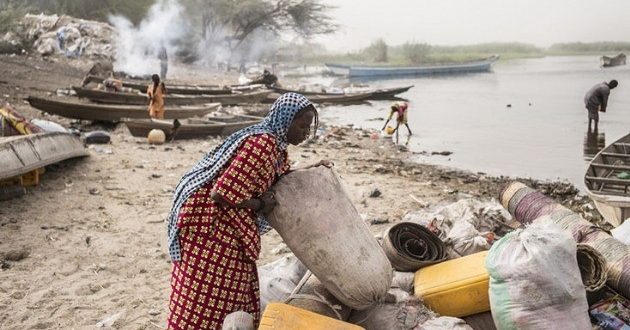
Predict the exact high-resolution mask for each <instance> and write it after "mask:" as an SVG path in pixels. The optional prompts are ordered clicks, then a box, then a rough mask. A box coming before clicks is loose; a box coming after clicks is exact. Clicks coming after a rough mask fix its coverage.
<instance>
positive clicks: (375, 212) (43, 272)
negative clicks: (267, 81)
mask: <svg viewBox="0 0 630 330" xmlns="http://www.w3.org/2000/svg"><path fill="white" fill-rule="evenodd" d="M86 64H87V63H74V62H66V61H65V60H59V61H57V62H47V61H43V60H41V59H40V58H26V57H19V56H15V57H2V58H0V77H1V78H0V80H2V83H0V96H2V98H4V99H7V100H8V101H9V102H11V103H12V104H14V105H15V107H16V108H17V109H18V110H19V111H20V112H22V113H23V114H24V115H26V116H28V117H30V118H45V119H48V120H56V121H58V122H60V123H62V124H64V125H66V126H69V125H73V126H76V127H81V128H83V129H96V128H99V129H102V128H103V127H98V126H90V125H88V124H87V123H77V122H73V121H71V120H68V119H63V118H59V117H56V116H47V115H46V116H44V115H43V114H42V113H41V112H39V111H37V110H34V109H31V108H30V107H29V106H28V105H27V104H25V103H23V102H22V98H23V97H25V96H27V95H31V94H35V95H46V94H47V93H49V92H51V91H53V90H54V89H56V88H61V87H67V86H69V85H71V84H77V83H78V82H79V81H80V79H81V78H82V75H83V71H82V70H83V68H84V67H87V65H86ZM169 72H173V75H175V77H176V78H179V79H180V80H189V81H190V80H193V81H195V82H198V83H219V84H226V83H233V82H234V81H236V79H237V76H236V74H224V73H218V72H212V71H207V70H200V69H199V68H195V67H187V66H178V67H175V68H172V70H171V71H169ZM184 78H185V79H184ZM261 107H267V106H261ZM232 110H235V109H232ZM321 128H322V129H321V130H320V134H319V136H318V137H317V138H316V139H312V140H309V141H307V142H305V143H304V144H302V145H300V146H297V147H294V146H291V147H290V149H289V154H290V159H291V160H292V161H293V165H294V167H300V166H302V165H305V164H309V163H311V162H316V161H318V160H320V159H330V160H333V161H334V162H335V167H336V170H337V171H338V173H339V175H340V176H341V179H342V181H343V182H344V184H345V186H346V188H347V191H348V194H349V195H350V198H351V199H352V201H353V203H354V204H355V205H356V207H357V210H358V212H359V213H360V214H362V215H364V217H365V219H366V221H367V222H368V223H370V228H371V230H372V232H373V233H374V234H375V235H378V234H380V233H382V232H383V230H385V229H386V228H388V227H389V226H391V225H392V224H393V223H395V222H398V221H400V219H401V218H402V217H403V215H404V214H405V213H406V212H408V211H412V210H417V209H420V208H427V207H429V208H430V207H431V206H434V205H437V204H441V203H448V202H451V201H455V200H457V199H459V198H462V197H467V196H472V197H476V198H496V197H497V196H498V194H499V191H500V190H501V189H502V188H503V187H504V186H505V184H506V183H508V182H510V181H512V180H514V178H508V177H502V176H489V175H486V174H483V173H474V172H467V171H461V170H456V169H450V168H446V167H440V166H433V165H425V164H417V163H414V162H412V161H411V160H410V159H411V157H412V156H413V155H412V154H411V153H409V152H405V151H400V150H399V149H398V148H396V147H395V146H394V145H393V143H392V142H391V140H390V139H388V138H382V137H378V138H376V139H373V138H372V133H373V131H370V130H360V129H353V128H352V127H350V126H339V125H338V124H336V123H335V122H332V121H325V122H323V123H322V127H321ZM109 129H111V133H112V142H111V144H108V145H95V146H90V148H89V150H90V154H91V156H90V157H89V158H86V159H80V160H72V161H67V162H63V163H60V164H57V165H53V166H50V167H49V168H48V169H47V171H46V173H45V174H44V175H43V177H42V183H41V184H40V185H39V186H37V187H35V188H31V189H29V190H28V193H27V195H26V196H24V197H23V198H20V199H16V200H12V201H5V202H0V252H1V253H0V254H1V265H2V270H1V271H0V293H2V294H1V296H0V324H3V329H50V328H65V329H72V328H74V329H84V328H85V329H88V328H90V329H91V328H93V327H94V326H95V325H97V324H98V323H99V322H102V324H105V325H108V324H109V325H113V326H114V328H121V329H122V328H124V329H127V328H136V329H157V328H160V327H163V326H164V324H165V319H166V314H167V308H168V306H167V303H168V294H169V276H170V267H171V264H170V262H169V258H168V254H167V250H166V246H165V242H166V225H165V223H164V219H165V217H166V214H167V212H168V210H169V208H170V204H171V198H172V193H173V188H174V187H175V185H176V184H177V182H178V180H179V178H180V177H181V175H182V174H183V173H184V172H185V171H186V170H188V169H189V168H190V167H191V166H193V165H194V164H195V163H196V162H197V161H198V160H199V159H200V158H201V157H202V156H203V154H205V153H206V152H208V151H210V150H212V148H214V147H215V146H216V145H217V144H218V143H220V140H219V139H217V138H209V139H205V140H190V141H175V142H173V143H169V144H165V145H161V146H150V145H148V144H147V142H146V140H145V139H143V138H134V137H132V136H131V135H130V134H129V133H128V132H127V129H126V128H125V126H124V125H118V126H116V127H113V128H109ZM523 181H524V182H525V183H526V184H528V185H530V186H532V187H534V188H538V189H540V190H542V191H543V192H545V193H547V194H549V195H550V196H552V197H554V198H556V199H557V200H558V201H560V202H561V203H563V204H564V205H565V206H569V207H570V208H572V209H573V210H575V211H578V212H581V213H583V214H587V215H589V216H594V217H597V214H596V211H592V206H590V204H589V203H588V202H589V200H588V198H586V197H584V196H582V195H579V194H578V190H577V189H576V188H575V187H573V186H571V185H570V184H567V183H564V182H538V181H535V180H529V179H528V180H523ZM376 191H378V193H377V192H376ZM262 246H263V251H262V254H261V258H260V260H259V264H264V263H267V262H269V261H272V260H275V259H276V258H278V257H279V256H280V255H282V254H284V253H286V252H287V249H286V247H285V246H284V244H282V242H281V239H280V237H279V235H278V234H277V233H275V232H271V233H269V234H267V235H265V236H264V237H263V243H262Z"/></svg>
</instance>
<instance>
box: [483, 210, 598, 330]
mask: <svg viewBox="0 0 630 330" xmlns="http://www.w3.org/2000/svg"><path fill="white" fill-rule="evenodd" d="M576 249H577V248H576V244H575V241H573V238H571V236H569V235H568V234H566V233H565V232H563V231H562V230H561V229H560V228H559V227H557V226H556V225H555V224H552V223H550V222H549V221H546V219H540V220H537V221H536V222H535V223H534V224H532V225H531V226H529V227H527V228H526V229H524V230H516V231H513V232H511V233H509V234H507V235H506V236H505V237H503V238H502V239H501V240H499V241H498V242H496V243H495V244H494V245H493V246H492V248H491V249H490V251H489V252H488V256H487V257H486V268H487V269H488V272H489V274H490V289H489V294H490V307H491V310H492V318H493V319H494V323H495V325H496V326H497V329H499V330H504V329H557V328H558V327H560V328H563V329H575V330H581V329H585V330H586V329H591V322H590V320H589V316H588V303H587V301H586V291H585V290H584V286H583V285H582V279H581V277H580V269H579V267H578V264H577V258H576Z"/></svg>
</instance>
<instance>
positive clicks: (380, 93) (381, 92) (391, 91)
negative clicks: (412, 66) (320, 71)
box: [271, 85, 413, 100]
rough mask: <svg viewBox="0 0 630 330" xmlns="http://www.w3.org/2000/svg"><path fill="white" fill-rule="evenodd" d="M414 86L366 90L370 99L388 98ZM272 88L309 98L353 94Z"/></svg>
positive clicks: (278, 91) (279, 91)
mask: <svg viewBox="0 0 630 330" xmlns="http://www.w3.org/2000/svg"><path fill="white" fill-rule="evenodd" d="M412 87H413V85H411V86H404V87H393V88H381V89H373V90H366V92H369V93H372V95H370V97H369V98H368V100H388V99H392V98H396V95H398V94H401V93H404V92H406V91H408V90H410V89H411V88H412ZM271 89H273V90H274V91H275V92H276V93H289V92H293V93H300V94H302V95H306V96H307V97H309V98H310V97H311V96H320V97H329V96H339V95H352V94H350V93H344V92H339V93H336V92H332V93H331V92H326V93H321V92H309V91H300V90H295V89H288V88H282V87H271Z"/></svg>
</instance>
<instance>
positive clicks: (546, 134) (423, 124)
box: [321, 56, 630, 187]
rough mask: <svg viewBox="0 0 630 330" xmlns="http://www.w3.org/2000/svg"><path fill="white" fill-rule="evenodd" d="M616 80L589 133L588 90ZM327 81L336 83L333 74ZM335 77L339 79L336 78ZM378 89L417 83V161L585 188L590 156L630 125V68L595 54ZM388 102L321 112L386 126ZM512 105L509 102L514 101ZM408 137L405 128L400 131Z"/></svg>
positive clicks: (512, 63)
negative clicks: (608, 64) (604, 64)
mask: <svg viewBox="0 0 630 330" xmlns="http://www.w3.org/2000/svg"><path fill="white" fill-rule="evenodd" d="M610 79H617V80H619V87H617V88H616V89H614V90H613V91H612V93H611V97H610V99H609V106H608V110H607V112H606V113H600V122H599V131H598V134H587V124H588V119H587V112H586V109H585V108H584V104H583V97H584V93H585V92H586V91H587V90H588V89H589V88H590V87H591V86H592V85H594V84H595V83H598V82H601V81H604V80H610ZM328 83H333V82H332V80H331V81H328ZM334 83H339V82H338V81H337V82H334ZM369 83H370V84H371V85H372V86H375V87H393V86H402V85H415V87H414V88H412V89H411V90H410V91H409V92H407V93H405V94H402V95H401V96H402V97H404V98H407V99H409V101H410V110H409V123H410V126H411V129H412V131H413V132H414V135H413V136H412V137H411V139H410V140H409V147H410V149H411V150H412V151H418V152H420V151H428V152H429V153H430V152H432V151H452V152H453V154H452V155H450V156H437V155H436V156H421V155H418V156H416V158H417V160H418V161H419V162H426V163H433V164H441V165H446V166H451V167H456V168H462V169H468V170H472V171H482V172H486V173H490V174H497V175H498V174H503V175H509V176H526V177H533V178H538V179H558V178H560V179H567V180H569V181H571V182H573V183H574V184H576V185H577V186H578V187H583V183H582V177H583V175H584V170H585V169H586V166H587V164H588V162H587V160H586V159H588V158H590V157H589V154H592V153H593V152H596V151H597V149H598V146H599V148H601V147H602V146H603V145H604V143H605V144H609V143H611V142H613V141H615V140H616V139H618V138H620V137H622V136H623V135H625V134H627V133H628V132H629V131H630V66H623V67H617V68H608V69H601V68H599V59H598V57H595V56H579V57H546V58H537V59H523V60H509V61H499V62H498V63H496V64H495V66H494V70H493V72H491V73H482V74H470V75H461V76H438V77H426V78H405V79H395V80H376V81H370V82H369ZM389 104H390V102H389V101H375V102H372V104H371V105H352V106H343V107H342V106H334V107H327V108H325V109H323V110H322V113H321V116H322V118H326V119H332V120H335V121H337V122H339V123H343V124H350V123H353V124H355V125H356V126H360V127H363V128H376V129H380V128H381V127H382V125H383V121H380V120H376V121H375V120H370V119H374V118H378V117H386V116H387V114H388V107H389ZM508 104H509V105H511V106H510V107H508ZM401 133H402V135H401V141H402V142H404V141H405V140H406V129H403V130H402V131H401Z"/></svg>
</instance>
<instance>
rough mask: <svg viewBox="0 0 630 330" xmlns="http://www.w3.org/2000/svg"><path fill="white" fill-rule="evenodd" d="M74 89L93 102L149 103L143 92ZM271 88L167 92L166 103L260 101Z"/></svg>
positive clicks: (245, 102)
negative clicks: (184, 92)
mask: <svg viewBox="0 0 630 330" xmlns="http://www.w3.org/2000/svg"><path fill="white" fill-rule="evenodd" d="M72 89H74V91H75V92H76V93H77V96H78V97H81V98H86V99H88V100H90V101H92V102H97V103H106V104H136V105H145V106H146V105H148V104H149V99H148V98H147V96H146V94H141V93H125V92H107V91H103V90H98V89H90V88H83V87H77V86H73V87H72ZM270 93H271V91H270V90H257V91H252V92H233V93H231V94H215V95H206V94H201V95H180V94H167V95H166V96H165V97H164V104H166V105H167V106H173V105H194V104H206V103H221V104H222V105H237V104H248V103H260V102H262V101H263V100H264V99H265V98H266V97H267V96H268V95H269V94H270Z"/></svg>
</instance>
